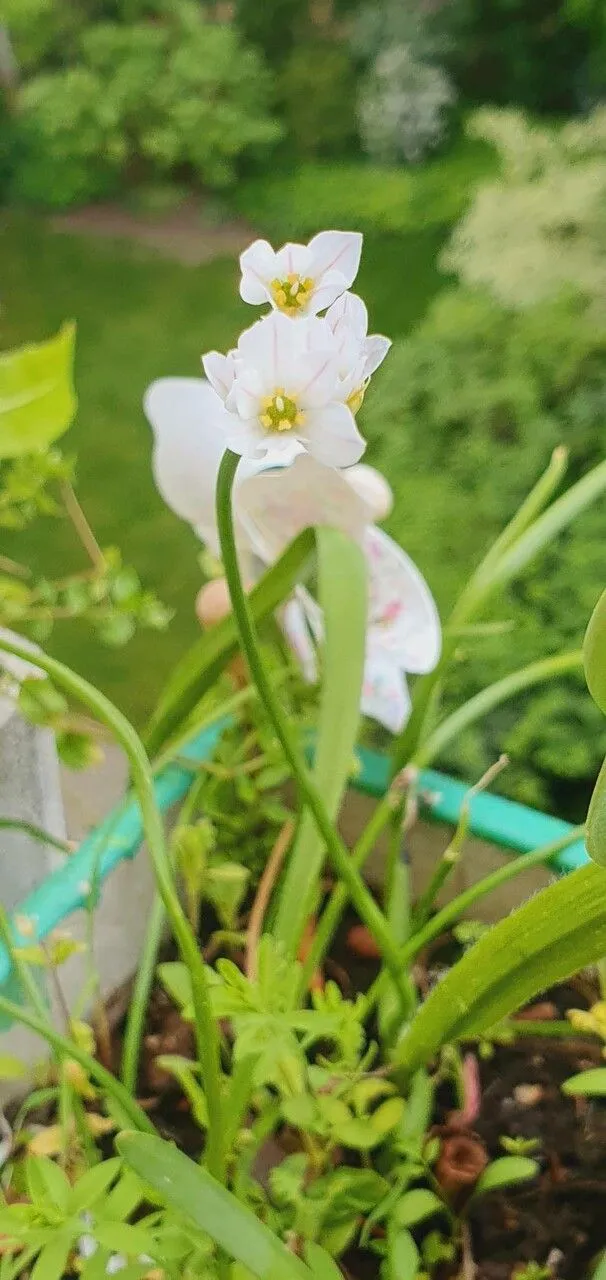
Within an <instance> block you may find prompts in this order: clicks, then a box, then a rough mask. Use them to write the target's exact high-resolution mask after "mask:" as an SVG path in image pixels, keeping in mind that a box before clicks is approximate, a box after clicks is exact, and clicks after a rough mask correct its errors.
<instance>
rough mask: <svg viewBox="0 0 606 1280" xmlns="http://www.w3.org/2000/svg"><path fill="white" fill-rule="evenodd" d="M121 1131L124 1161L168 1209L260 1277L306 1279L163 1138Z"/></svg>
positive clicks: (274, 1240) (245, 1212)
mask: <svg viewBox="0 0 606 1280" xmlns="http://www.w3.org/2000/svg"><path fill="white" fill-rule="evenodd" d="M143 1136H144V1135H142V1134H138V1133H123V1134H120V1136H119V1137H118V1139H117V1146H118V1149H119V1151H120V1152H121V1154H122V1155H123V1156H124V1159H125V1160H126V1161H127V1163H128V1164H129V1165H130V1166H131V1167H132V1168H133V1169H134V1171H135V1172H136V1173H138V1174H139V1176H140V1177H141V1178H144V1179H145V1181H146V1182H147V1183H149V1184H150V1185H151V1186H152V1187H153V1188H154V1190H156V1191H157V1192H158V1193H159V1194H160V1195H161V1196H162V1198H163V1200H164V1201H165V1203H166V1204H168V1205H169V1206H170V1207H171V1208H174V1209H177V1210H178V1211H179V1212H180V1213H182V1214H184V1215H185V1217H186V1218H189V1219H190V1221H191V1222H193V1223H194V1224H195V1225H196V1226H197V1227H199V1229H200V1230H201V1231H205V1232H206V1233H207V1234H208V1235H209V1236H211V1238H212V1239H213V1240H214V1241H215V1243H216V1244H218V1245H219V1247H220V1248H221V1249H224V1250H225V1252H226V1253H227V1254H228V1256H229V1257H230V1258H235V1260H236V1261H237V1262H242V1263H243V1265H244V1266H246V1267H249V1268H250V1270H251V1271H252V1272H253V1273H254V1274H255V1275H256V1276H258V1277H259V1280H267V1277H268V1276H269V1275H275V1276H278V1275H281V1276H282V1280H305V1278H306V1280H309V1272H308V1270H307V1268H306V1267H305V1266H304V1264H303V1263H302V1262H301V1261H300V1259H299V1258H296V1257H295V1256H294V1254H292V1253H291V1252H290V1251H289V1250H288V1249H287V1248H286V1246H285V1245H284V1244H283V1243H282V1241H281V1240H279V1239H278V1237H277V1236H275V1235H274V1234H273V1232H272V1231H270V1230H269V1228H268V1227H266V1226H265V1225H264V1224H263V1223H262V1222H260V1221H259V1219H258V1218H256V1217H255V1215H254V1213H252V1212H251V1210H250V1209H248V1208H246V1207H245V1206H244V1205H242V1204H241V1203H240V1202H239V1201H238V1200H236V1198H235V1196H233V1195H231V1193H230V1192H229V1191H227V1190H226V1188H225V1187H222V1186H221V1185H220V1183H218V1182H216V1181H215V1179H214V1178H212V1177H211V1175H210V1174H209V1173H208V1172H207V1171H206V1170H205V1169H202V1168H200V1166H199V1165H197V1164H194V1162H193V1160H189V1159H188V1158H187V1156H185V1155H183V1153H182V1152H180V1151H177V1149H176V1147H173V1146H172V1145H171V1144H170V1143H168V1142H163V1141H162V1139H161V1138H153V1137H151V1136H149V1135H145V1138H146V1140H145V1141H143V1142H142V1141H141V1138H142V1137H143Z"/></svg>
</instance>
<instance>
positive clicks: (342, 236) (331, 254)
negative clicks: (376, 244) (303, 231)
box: [308, 231, 362, 289]
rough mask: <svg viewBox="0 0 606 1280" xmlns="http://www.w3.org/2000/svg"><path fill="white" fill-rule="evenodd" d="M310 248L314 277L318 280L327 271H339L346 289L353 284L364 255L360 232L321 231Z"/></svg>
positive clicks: (311, 241) (311, 242)
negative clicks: (362, 254)
mask: <svg viewBox="0 0 606 1280" xmlns="http://www.w3.org/2000/svg"><path fill="white" fill-rule="evenodd" d="M308 248H309V250H310V252H311V253H312V255H313V269H312V275H314V276H315V277H316V278H317V277H318V276H319V275H320V274H324V272H326V271H338V272H340V274H341V275H342V276H343V278H344V280H345V288H346V289H348V288H349V286H350V285H351V284H353V282H354V280H355V278H356V276H357V274H358V267H359V265H360V255H361V253H362V236H361V235H360V232H359V231H320V233H319V235H317V236H314V238H313V240H310V242H309V245H308Z"/></svg>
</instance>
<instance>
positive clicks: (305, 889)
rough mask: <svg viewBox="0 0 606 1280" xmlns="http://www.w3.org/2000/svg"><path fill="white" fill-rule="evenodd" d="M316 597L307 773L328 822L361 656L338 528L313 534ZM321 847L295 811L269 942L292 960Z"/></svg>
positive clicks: (353, 554) (351, 550)
mask: <svg viewBox="0 0 606 1280" xmlns="http://www.w3.org/2000/svg"><path fill="white" fill-rule="evenodd" d="M316 545H317V552H318V588H319V591H318V594H319V603H320V606H321V608H322V612H323V615H324V637H325V638H324V645H323V650H322V691H321V699H320V712H319V719H318V735H317V741H316V750H315V755H314V764H313V775H314V782H315V784H316V789H317V791H318V793H319V795H321V797H322V800H323V801H324V804H325V806H326V809H327V811H328V813H329V815H330V817H331V818H332V819H335V818H336V816H337V814H338V812H339V808H340V805H341V800H342V797H343V793H344V791H345V788H346V786H347V783H348V780H349V775H350V773H351V762H352V758H353V755H354V748H355V744H356V737H357V732H358V726H359V723H360V691H361V688H362V679H363V675H364V657H365V652H366V619H367V608H368V605H367V590H366V561H365V558H364V553H363V551H362V550H361V548H360V547H359V546H358V544H357V543H356V542H354V541H353V540H352V539H351V538H348V537H347V536H346V535H345V534H344V533H342V532H341V531H340V530H338V529H329V528H319V529H316ZM324 856H325V842H324V838H323V836H322V835H321V834H320V832H319V831H318V827H317V824H316V821H315V818H314V817H313V816H312V814H311V813H310V812H309V810H308V809H306V810H305V812H304V813H303V817H302V819H301V823H300V825H299V830H298V832H297V836H296V839H295V843H294V847H293V849H292V852H291V854H290V857H289V860H288V865H287V869H286V874H285V876H284V879H283V883H282V887H281V891H280V896H279V899H278V909H277V915H276V921H275V925H274V932H275V936H276V938H277V939H278V941H281V942H283V943H284V946H285V947H286V948H287V949H288V954H289V955H296V953H297V948H298V945H299V941H300V939H301V935H302V933H303V929H304V927H305V922H306V920H307V917H308V915H309V913H310V909H311V907H312V906H313V900H314V896H315V893H316V889H317V885H318V882H319V878H320V875H321V871H322V864H323V861H324Z"/></svg>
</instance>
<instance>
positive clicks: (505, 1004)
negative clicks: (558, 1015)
mask: <svg viewBox="0 0 606 1280" xmlns="http://www.w3.org/2000/svg"><path fill="white" fill-rule="evenodd" d="M603 955H606V871H604V870H602V868H600V867H596V866H593V865H590V866H586V867H582V868H581V869H580V870H578V871H573V872H571V874H570V875H568V876H566V877H564V878H563V879H562V880H560V881H558V882H557V883H556V884H552V885H549V887H548V888H546V889H543V890H541V892H540V893H537V894H536V895H535V897H534V898H532V899H531V900H530V901H529V902H526V903H525V904H524V906H522V907H519V908H518V909H517V911H514V912H513V913H512V914H511V915H510V916H508V917H507V919H505V920H501V921H499V923H498V924H496V925H494V927H493V928H492V929H491V930H490V931H489V932H488V933H486V934H485V935H484V937H482V938H480V940H479V941H478V942H476V944H475V946H473V947H471V948H470V949H469V951H467V952H466V953H465V955H464V956H463V957H462V959H461V960H459V961H458V962H457V964H455V965H453V967H452V969H450V970H449V972H448V973H447V975H446V977H445V978H444V979H443V980H442V981H441V982H439V983H438V984H437V986H435V987H434V989H433V991H432V992H431V994H430V996H429V997H428V999H427V1000H426V1001H425V1003H424V1004H423V1005H422V1007H421V1008H420V1009H419V1011H418V1013H417V1014H416V1016H415V1018H414V1019H413V1022H412V1024H411V1026H410V1029H409V1030H408V1032H407V1033H406V1034H405V1036H404V1037H403V1039H402V1040H401V1042H400V1044H399V1045H398V1046H397V1048H396V1050H395V1052H394V1057H395V1059H396V1061H397V1062H398V1063H399V1064H400V1065H401V1066H402V1067H404V1068H405V1069H406V1071H407V1072H410V1071H415V1070H416V1069H417V1068H418V1067H419V1066H423V1065H425V1064H427V1063H428V1062H430V1061H431V1059H432V1058H433V1056H434V1054H435V1053H436V1052H437V1050H438V1049H439V1048H440V1046H441V1045H442V1044H445V1043H447V1042H448V1041H453V1040H460V1039H464V1038H466V1037H468V1036H476V1035H481V1034H482V1033H483V1032H485V1031H486V1030H487V1028H489V1027H494V1026H496V1025H497V1024H498V1023H499V1022H501V1021H502V1019H503V1018H506V1017H507V1016H508V1015H509V1014H511V1013H513V1012H514V1011H515V1010H516V1009H519V1008H520V1007H521V1006H522V1005H523V1004H525V1003H526V1002H527V1001H528V1000H530V999H532V997H533V996H536V995H538V994H539V993H540V992H541V991H545V990H546V989H547V988H548V987H550V986H553V985H555V984H556V983H558V982H561V981H562V980H563V979H564V978H567V977H569V976H570V974H571V973H575V972H576V970H577V969H582V968H584V967H585V965H588V964H593V963H595V962H596V961H597V960H599V959H600V958H601V957H602V956H603Z"/></svg>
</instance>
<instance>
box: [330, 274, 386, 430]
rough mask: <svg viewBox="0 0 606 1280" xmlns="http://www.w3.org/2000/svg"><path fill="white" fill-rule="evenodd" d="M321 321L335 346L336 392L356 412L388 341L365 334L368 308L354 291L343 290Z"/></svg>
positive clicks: (384, 352)
mask: <svg viewBox="0 0 606 1280" xmlns="http://www.w3.org/2000/svg"><path fill="white" fill-rule="evenodd" d="M325 320H326V323H327V325H328V326H329V328H330V330H331V332H332V334H333V336H334V339H335V342H336V346H337V355H338V362H339V377H340V380H341V381H340V394H341V396H342V398H343V400H344V401H345V403H346V404H347V405H349V407H350V409H351V411H352V413H357V412H358V409H359V408H360V405H361V404H362V401H363V399H364V393H365V391H366V388H367V386H368V383H369V381H370V378H371V375H372V374H373V373H374V372H375V370H376V369H378V368H379V365H380V364H382V363H383V361H384V359H385V356H386V355H387V352H388V351H389V348H390V346H391V342H390V340H389V338H384V337H383V336H382V335H381V334H379V333H375V334H371V336H370V337H368V311H367V310H366V307H365V305H364V303H363V302H362V299H361V298H358V296H357V294H355V293H344V294H343V295H342V296H341V297H340V298H339V299H338V300H337V301H336V302H334V303H333V305H332V307H330V308H329V310H328V311H327V313H326V316H325Z"/></svg>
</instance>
